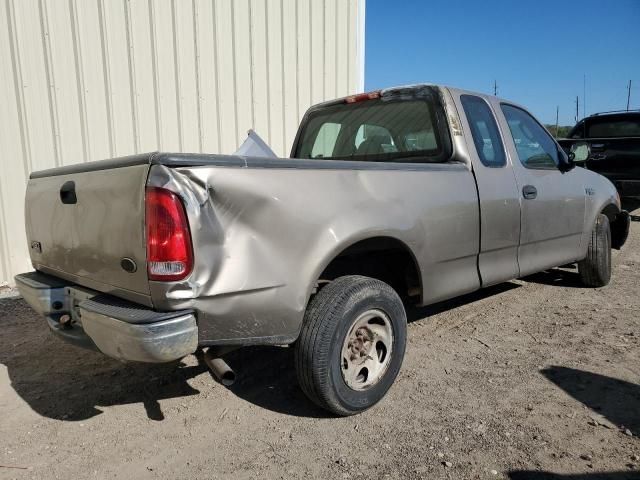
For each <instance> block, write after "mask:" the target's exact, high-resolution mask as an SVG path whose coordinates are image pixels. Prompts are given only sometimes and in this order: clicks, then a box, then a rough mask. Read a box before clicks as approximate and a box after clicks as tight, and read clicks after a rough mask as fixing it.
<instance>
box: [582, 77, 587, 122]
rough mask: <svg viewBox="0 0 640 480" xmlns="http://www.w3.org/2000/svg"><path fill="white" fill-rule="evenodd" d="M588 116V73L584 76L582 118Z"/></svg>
mask: <svg viewBox="0 0 640 480" xmlns="http://www.w3.org/2000/svg"><path fill="white" fill-rule="evenodd" d="M586 116H587V74H586V73H585V74H583V76H582V118H585V117H586Z"/></svg>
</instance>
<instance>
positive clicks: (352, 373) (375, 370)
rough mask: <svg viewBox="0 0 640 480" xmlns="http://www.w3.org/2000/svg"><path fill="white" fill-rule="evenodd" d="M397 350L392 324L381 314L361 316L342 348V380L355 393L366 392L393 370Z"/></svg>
mask: <svg viewBox="0 0 640 480" xmlns="http://www.w3.org/2000/svg"><path fill="white" fill-rule="evenodd" d="M392 347H393V328H392V326H391V320H389V317H388V316H387V315H386V314H385V313H384V312H382V311H381V310H377V309H373V310H368V311H366V312H364V313H363V314H361V315H360V316H358V317H357V318H356V319H355V321H354V322H353V324H352V325H351V328H350V329H349V332H348V333H347V336H346V337H345V339H344V343H343V346H342V357H341V364H342V365H341V366H342V377H343V378H344V381H345V383H346V384H347V385H348V386H349V387H350V388H352V389H353V390H366V389H367V388H370V387H372V386H373V385H375V384H376V383H378V382H379V381H380V379H381V378H382V377H383V376H384V374H385V372H386V371H387V368H388V367H389V363H390V359H391V354H392Z"/></svg>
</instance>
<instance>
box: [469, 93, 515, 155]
mask: <svg viewBox="0 0 640 480" xmlns="http://www.w3.org/2000/svg"><path fill="white" fill-rule="evenodd" d="M460 101H461V102H462V108H464V113H465V115H466V116H467V120H468V121H469V127H470V128H471V137H472V138H473V143H474V144H475V146H476V152H478V157H479V158H480V161H481V162H482V164H483V165H484V166H486V167H503V166H505V165H506V163H507V160H506V155H505V153H504V146H503V145H502V140H501V139H500V131H499V130H498V125H497V124H496V120H495V118H494V117H493V113H492V112H491V108H490V107H489V105H487V102H485V101H484V100H483V99H482V98H480V97H476V96H474V95H461V96H460Z"/></svg>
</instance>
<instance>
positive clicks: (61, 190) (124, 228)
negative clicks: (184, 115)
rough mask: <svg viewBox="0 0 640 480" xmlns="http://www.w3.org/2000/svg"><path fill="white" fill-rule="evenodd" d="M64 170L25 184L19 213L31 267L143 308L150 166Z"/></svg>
mask: <svg viewBox="0 0 640 480" xmlns="http://www.w3.org/2000/svg"><path fill="white" fill-rule="evenodd" d="M87 165H91V164H87ZM67 172H69V169H68V168H67V169H64V168H62V169H57V170H56V169H54V170H51V171H47V172H42V173H44V174H45V175H42V174H34V175H32V178H31V179H30V180H29V184H28V186H27V194H26V204H25V215H26V229H27V238H28V241H29V246H30V255H31V261H32V263H33V266H34V268H35V269H36V270H40V271H43V272H45V273H50V274H52V275H55V276H58V277H61V278H65V279H67V280H70V281H72V282H75V283H77V284H79V285H83V286H85V287H88V288H92V289H95V290H99V291H102V292H109V293H114V294H119V296H121V297H124V298H129V299H130V300H133V301H138V302H140V303H149V300H148V296H149V282H148V280H147V272H146V247H145V239H144V211H145V210H144V194H145V184H146V181H147V175H148V172H149V163H148V161H144V160H143V161H140V162H139V163H138V164H131V163H128V164H127V163H124V162H123V163H122V164H121V165H118V164H117V162H116V163H114V167H111V166H110V167H109V168H104V169H99V170H94V169H92V168H87V169H84V170H83V169H82V168H79V169H75V170H71V173H67ZM145 297H146V298H147V300H146V301H144V298H145Z"/></svg>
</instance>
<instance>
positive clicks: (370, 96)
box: [344, 90, 381, 103]
mask: <svg viewBox="0 0 640 480" xmlns="http://www.w3.org/2000/svg"><path fill="white" fill-rule="evenodd" d="M380 94H381V92H380V90H376V91H375V92H367V93H358V94H357V95H351V96H350V97H346V98H345V99H344V103H358V102H363V101H365V100H375V99H376V98H380Z"/></svg>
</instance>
